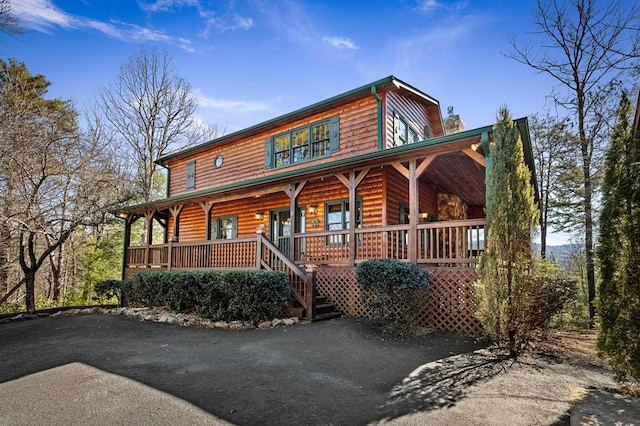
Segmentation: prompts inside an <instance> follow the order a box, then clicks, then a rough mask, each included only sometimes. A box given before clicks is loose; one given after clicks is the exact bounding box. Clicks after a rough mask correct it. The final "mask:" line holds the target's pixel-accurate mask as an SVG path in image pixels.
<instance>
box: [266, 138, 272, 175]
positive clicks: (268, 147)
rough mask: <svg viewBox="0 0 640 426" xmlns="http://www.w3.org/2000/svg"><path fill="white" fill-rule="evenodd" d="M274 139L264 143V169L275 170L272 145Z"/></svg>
mask: <svg viewBox="0 0 640 426" xmlns="http://www.w3.org/2000/svg"><path fill="white" fill-rule="evenodd" d="M271 139H272V138H267V140H266V141H265V142H264V168H265V169H271V168H273V143H271Z"/></svg>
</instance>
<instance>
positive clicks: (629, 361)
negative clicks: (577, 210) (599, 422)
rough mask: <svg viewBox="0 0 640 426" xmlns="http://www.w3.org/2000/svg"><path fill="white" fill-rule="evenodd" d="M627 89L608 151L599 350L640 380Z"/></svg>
mask: <svg viewBox="0 0 640 426" xmlns="http://www.w3.org/2000/svg"><path fill="white" fill-rule="evenodd" d="M632 109H633V108H632V106H631V102H630V101H629V98H628V96H627V94H626V92H624V93H623V94H622V97H621V99H620V105H619V107H618V113H617V122H616V126H615V128H614V129H613V132H612V135H611V145H610V146H609V150H608V152H607V157H606V169H605V179H604V184H603V204H604V206H603V209H602V215H601V217H600V224H601V232H600V245H599V247H598V256H599V258H600V271H601V274H602V281H601V283H600V288H599V295H600V301H599V302H600V303H599V312H600V330H599V334H598V350H599V353H600V355H602V356H605V357H606V358H608V360H609V362H610V364H611V366H612V368H613V371H614V372H615V373H616V376H617V378H618V379H619V380H628V379H634V380H636V381H640V139H638V138H634V136H633V133H632V129H631V125H630V121H629V117H630V116H631V112H632Z"/></svg>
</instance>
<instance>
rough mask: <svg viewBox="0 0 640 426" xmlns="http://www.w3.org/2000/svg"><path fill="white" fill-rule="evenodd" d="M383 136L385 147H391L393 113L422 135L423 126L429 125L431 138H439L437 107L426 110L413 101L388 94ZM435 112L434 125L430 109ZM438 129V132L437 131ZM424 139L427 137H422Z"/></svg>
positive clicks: (440, 133)
mask: <svg viewBox="0 0 640 426" xmlns="http://www.w3.org/2000/svg"><path fill="white" fill-rule="evenodd" d="M385 106H386V111H385V130H386V132H385V134H386V145H385V146H386V147H387V148H390V147H392V146H393V140H394V113H396V112H397V113H398V114H400V116H402V118H404V119H405V120H406V121H408V122H409V123H411V124H412V125H413V127H414V128H415V130H417V131H419V132H420V133H422V132H423V131H424V127H425V125H427V124H429V125H430V126H431V129H432V131H433V136H441V135H442V128H441V126H440V124H439V115H438V114H437V106H435V105H434V106H433V108H427V107H426V106H425V105H423V104H420V103H418V102H416V101H414V100H413V99H409V98H407V97H405V96H402V95H400V94H398V93H395V92H388V93H387V94H386V96H385ZM434 108H435V110H436V114H435V120H436V122H435V123H434V121H433V120H434V115H433V114H432V113H431V111H430V110H431V109H434ZM438 129H440V130H438ZM424 137H425V138H427V137H429V135H424Z"/></svg>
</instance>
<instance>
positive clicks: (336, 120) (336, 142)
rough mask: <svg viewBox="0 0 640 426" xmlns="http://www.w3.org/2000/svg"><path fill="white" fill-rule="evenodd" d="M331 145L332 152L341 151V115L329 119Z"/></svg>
mask: <svg viewBox="0 0 640 426" xmlns="http://www.w3.org/2000/svg"><path fill="white" fill-rule="evenodd" d="M329 147H330V149H331V152H337V151H340V117H332V118H331V120H329Z"/></svg>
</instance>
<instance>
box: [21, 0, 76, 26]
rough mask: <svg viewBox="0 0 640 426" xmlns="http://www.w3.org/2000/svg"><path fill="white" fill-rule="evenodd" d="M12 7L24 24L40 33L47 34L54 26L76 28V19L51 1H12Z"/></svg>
mask: <svg viewBox="0 0 640 426" xmlns="http://www.w3.org/2000/svg"><path fill="white" fill-rule="evenodd" d="M11 7H12V8H13V14H14V15H15V16H16V17H17V18H18V19H19V20H20V21H21V23H22V24H24V25H25V26H27V27H29V28H33V29H35V30H38V31H42V32H47V29H48V28H51V27H53V26H60V27H63V28H71V27H73V26H74V18H73V17H71V16H70V15H68V14H66V13H64V12H63V11H61V10H60V9H58V8H57V7H55V6H54V5H53V4H52V3H51V1H50V0H20V1H12V4H11Z"/></svg>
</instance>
